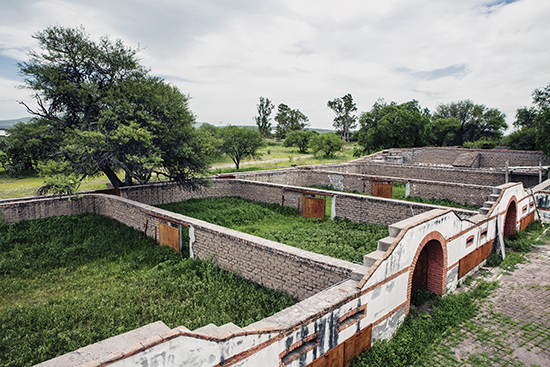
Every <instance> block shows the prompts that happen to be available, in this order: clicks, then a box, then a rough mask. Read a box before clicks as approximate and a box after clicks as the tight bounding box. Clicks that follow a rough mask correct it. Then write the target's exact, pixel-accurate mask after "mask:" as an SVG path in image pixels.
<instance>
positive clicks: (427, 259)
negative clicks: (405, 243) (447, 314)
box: [411, 240, 445, 295]
mask: <svg viewBox="0 0 550 367" xmlns="http://www.w3.org/2000/svg"><path fill="white" fill-rule="evenodd" d="M444 263H445V259H444V256H443V248H442V246H441V242H439V241H438V240H430V241H428V243H426V245H425V246H424V248H423V249H422V251H421V252H420V255H419V256H418V258H417V261H416V264H415V265H414V271H413V276H412V284H411V295H412V294H414V292H415V291H416V290H417V289H419V288H424V289H428V290H430V291H432V292H433V293H435V294H438V295H441V293H443V268H444Z"/></svg>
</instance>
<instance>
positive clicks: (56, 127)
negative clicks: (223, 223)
mask: <svg viewBox="0 0 550 367" xmlns="http://www.w3.org/2000/svg"><path fill="white" fill-rule="evenodd" d="M33 37H34V38H35V39H36V40H37V41H38V44H39V47H40V50H39V51H30V52H29V61H28V62H23V63H21V64H19V70H20V73H21V75H22V76H23V77H24V87H26V88H27V89H30V90H32V91H33V92H34V93H35V94H34V99H35V104H34V106H31V105H30V104H28V103H26V102H20V103H21V104H22V105H23V106H24V107H25V108H26V110H27V111H28V112H29V113H30V114H31V115H32V116H33V119H32V120H31V121H29V122H28V123H18V124H16V125H15V126H14V127H13V128H12V129H10V130H9V136H8V137H7V138H4V139H1V140H0V163H1V164H2V165H3V167H4V168H5V169H6V170H7V171H8V172H9V173H11V174H12V175H19V174H21V172H23V171H24V170H29V169H30V170H35V171H37V172H39V174H40V175H41V176H42V177H44V180H45V185H44V187H43V188H42V189H41V193H73V192H75V190H76V189H77V188H78V186H79V184H80V182H82V181H83V180H85V179H87V178H92V177H95V176H98V175H105V176H106V177H107V178H108V179H109V181H110V183H111V185H112V186H113V187H115V188H119V187H124V186H131V185H134V184H144V183H147V182H149V181H150V180H151V179H153V178H155V179H156V178H165V179H169V180H172V181H175V182H177V183H179V184H182V185H188V186H195V185H202V184H204V183H205V177H206V176H207V174H208V168H209V167H210V164H211V163H212V162H213V161H214V160H215V159H217V157H219V156H220V155H221V154H226V155H227V156H228V157H230V158H231V159H232V160H233V162H234V163H235V166H236V167H237V169H238V168H239V167H240V165H241V162H242V160H243V159H244V158H247V157H258V156H259V153H258V151H259V148H260V147H261V146H262V144H263V140H262V138H264V139H265V138H268V137H273V136H274V137H275V138H276V139H279V140H283V139H285V143H284V144H285V145H286V146H295V147H297V148H298V149H299V151H300V152H303V153H305V152H307V151H308V150H311V151H312V152H313V153H315V154H317V153H319V152H323V153H324V154H325V155H326V156H330V155H332V154H334V152H337V151H339V150H340V149H342V146H343V145H344V142H348V141H357V142H358V144H359V146H360V147H361V148H360V149H358V150H357V152H358V154H364V153H366V152H371V151H376V150H379V149H386V148H393V147H418V146H427V145H435V146H456V145H458V146H468V147H479V148H491V147H494V146H496V145H497V144H506V145H507V146H509V147H512V148H515V149H541V150H542V151H543V152H544V153H546V154H550V84H548V85H547V86H546V87H544V88H542V89H537V90H535V91H534V92H533V105H532V106H529V107H522V108H519V109H518V110H517V113H516V116H515V117H516V120H515V122H514V127H515V128H516V131H514V132H513V133H512V134H510V135H508V136H506V137H503V134H504V131H505V129H506V128H507V127H508V126H507V124H506V122H505V115H504V114H503V113H502V112H500V111H499V110H498V109H496V108H489V107H487V106H485V105H482V104H475V103H474V102H472V101H471V100H463V101H458V102H450V103H448V104H440V105H438V106H437V108H436V109H435V111H434V112H433V114H432V113H430V111H429V110H428V109H427V108H422V107H421V106H420V104H419V103H418V101H416V100H412V101H409V102H405V103H401V104H397V103H396V102H390V103H387V102H386V101H384V100H382V99H380V100H378V101H376V102H375V103H374V105H373V106H372V108H371V110H370V111H368V112H362V113H361V114H359V116H356V115H355V112H356V111H357V107H356V104H355V103H354V101H353V97H352V96H351V94H349V93H348V94H346V95H344V96H343V97H341V98H335V99H333V100H329V101H328V102H327V107H328V108H330V109H331V110H332V111H333V112H334V113H335V115H336V116H335V118H334V120H333V126H334V127H335V129H336V132H337V134H338V135H339V136H338V135H337V134H334V133H326V134H317V133H315V132H312V131H309V130H307V129H306V128H307V127H308V126H309V118H308V117H307V116H306V115H305V114H304V113H302V112H301V111H300V110H299V109H293V108H291V107H289V106H288V105H286V104H284V103H280V104H279V105H278V107H277V112H276V114H275V116H274V118H273V120H274V121H275V122H276V126H275V128H273V126H272V123H271V121H272V118H271V114H272V113H273V112H274V110H275V105H274V104H273V103H272V102H271V101H270V100H269V99H268V98H264V97H260V103H259V104H258V105H257V110H258V115H257V116H256V117H255V118H254V120H255V122H256V124H257V128H252V127H250V128H246V127H245V128H243V127H236V126H228V127H224V128H219V129H218V128H215V127H213V126H211V125H207V124H205V125H204V126H203V127H201V128H198V129H197V128H195V126H194V123H195V115H194V114H193V113H192V112H191V110H190V109H189V98H190V97H189V96H187V95H184V94H182V93H181V92H180V91H179V90H178V89H177V88H176V87H174V86H172V85H170V84H169V83H167V82H165V81H164V80H163V79H162V78H159V77H155V76H152V75H150V73H149V70H148V69H147V68H145V67H144V66H142V65H141V64H140V63H139V59H138V57H137V53H138V51H139V50H136V49H132V48H129V47H126V46H125V45H124V44H123V43H122V41H120V40H117V41H112V40H110V39H108V38H106V37H105V38H102V39H100V40H99V41H94V40H91V39H90V37H89V36H88V35H87V34H86V33H85V31H84V29H83V28H63V27H59V26H51V27H48V28H46V29H45V30H44V31H41V32H38V33H36V34H35V35H34V36H33ZM357 127H359V129H358V130H355V131H354V129H356V128H357Z"/></svg>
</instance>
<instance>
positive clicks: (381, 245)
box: [377, 236, 395, 252]
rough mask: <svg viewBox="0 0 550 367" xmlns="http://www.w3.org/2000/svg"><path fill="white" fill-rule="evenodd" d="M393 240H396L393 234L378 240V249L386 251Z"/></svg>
mask: <svg viewBox="0 0 550 367" xmlns="http://www.w3.org/2000/svg"><path fill="white" fill-rule="evenodd" d="M393 241H395V237H392V236H388V237H384V238H382V239H381V240H378V247H377V250H378V251H384V252H386V251H388V249H389V248H390V246H391V244H392V243H393Z"/></svg>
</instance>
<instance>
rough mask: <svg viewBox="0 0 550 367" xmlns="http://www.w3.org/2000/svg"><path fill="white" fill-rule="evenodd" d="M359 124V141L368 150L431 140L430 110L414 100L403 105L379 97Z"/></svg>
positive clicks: (406, 146)
mask: <svg viewBox="0 0 550 367" xmlns="http://www.w3.org/2000/svg"><path fill="white" fill-rule="evenodd" d="M359 123H360V125H361V128H360V130H359V139H358V141H359V145H361V146H362V147H363V148H364V150H365V151H372V150H379V149H387V148H410V147H420V146H424V145H427V144H429V142H430V140H431V125H430V112H429V111H428V109H422V108H421V107H420V104H419V103H418V101H415V100H412V101H409V102H405V103H402V104H397V103H395V102H391V103H389V104H388V103H386V102H385V101H383V100H378V101H377V102H376V103H375V104H374V105H373V106H372V108H371V110H370V111H369V112H363V113H362V114H361V116H360V117H359Z"/></svg>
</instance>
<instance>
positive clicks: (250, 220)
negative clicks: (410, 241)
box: [160, 197, 388, 263]
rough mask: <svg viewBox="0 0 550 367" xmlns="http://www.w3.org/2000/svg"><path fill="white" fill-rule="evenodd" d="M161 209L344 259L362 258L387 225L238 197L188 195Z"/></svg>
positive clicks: (385, 234)
mask: <svg viewBox="0 0 550 367" xmlns="http://www.w3.org/2000/svg"><path fill="white" fill-rule="evenodd" d="M160 207H161V208H163V209H166V210H170V211H173V212H176V213H180V214H183V215H187V216H190V217H193V218H197V219H201V220H204V221H207V222H210V223H214V224H218V225H220V226H224V227H227V228H232V229H235V230H238V231H241V232H245V233H249V234H252V235H255V236H259V237H262V238H266V239H269V240H272V241H277V242H281V243H284V244H286V245H289V246H294V247H298V248H301V249H303V250H307V251H312V252H315V253H318V254H322V255H327V256H331V257H335V258H338V259H342V260H347V261H356V262H360V263H362V262H363V256H364V255H365V254H368V253H370V252H372V251H374V250H376V247H377V243H378V240H379V239H381V238H383V237H386V236H388V227H386V226H381V225H377V224H367V223H355V222H351V221H350V220H348V219H340V218H336V219H335V220H330V219H328V220H326V221H324V222H323V221H321V220H319V219H315V218H304V217H301V216H300V217H297V215H296V209H293V208H289V207H284V208H281V206H279V205H278V204H265V203H258V202H252V201H248V200H244V199H240V198H234V197H231V198H218V199H190V200H187V201H184V202H181V203H173V204H165V205H161V206H160Z"/></svg>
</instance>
